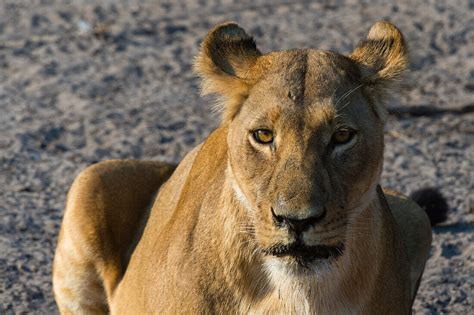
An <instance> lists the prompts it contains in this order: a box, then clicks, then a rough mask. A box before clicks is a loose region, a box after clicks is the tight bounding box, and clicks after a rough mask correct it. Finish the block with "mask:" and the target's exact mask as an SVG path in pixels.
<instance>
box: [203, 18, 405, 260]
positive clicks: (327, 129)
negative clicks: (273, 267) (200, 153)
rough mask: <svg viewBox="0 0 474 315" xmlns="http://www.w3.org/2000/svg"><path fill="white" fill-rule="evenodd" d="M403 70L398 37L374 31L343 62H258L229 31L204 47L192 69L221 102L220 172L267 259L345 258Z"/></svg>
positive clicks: (216, 33) (268, 58) (328, 57)
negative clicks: (224, 166)
mask: <svg viewBox="0 0 474 315" xmlns="http://www.w3.org/2000/svg"><path fill="white" fill-rule="evenodd" d="M406 66H407V52H406V46H405V43H404V40H403V37H402V34H401V33H400V31H399V30H398V29H397V28H396V27H395V26H393V25H392V24H390V23H388V22H378V23H376V24H375V25H374V26H373V27H372V28H371V29H370V32H369V34H368V37H367V39H366V40H364V41H362V42H361V43H360V44H359V45H358V46H357V48H356V49H355V50H354V51H353V52H352V53H351V54H350V55H349V56H343V55H340V54H337V53H334V52H328V51H320V50H316V49H295V50H288V51H279V52H271V53H268V54H262V53H261V52H260V51H259V50H258V49H257V48H256V45H255V41H254V40H253V38H251V37H250V36H248V35H247V34H246V32H245V31H244V30H243V29H242V28H240V27H239V26H238V25H236V24H233V23H227V24H222V25H219V26H217V27H216V28H214V29H213V30H211V31H210V33H209V34H208V36H207V37H206V39H205V40H204V42H203V45H202V50H201V53H200V54H199V56H198V57H197V60H196V65H195V69H196V71H197V72H198V74H199V75H200V76H201V77H202V78H203V92H204V93H217V94H219V95H220V96H221V97H222V102H220V106H221V109H222V112H223V124H226V125H227V126H228V130H229V132H228V137H227V145H228V155H229V166H228V172H230V176H231V177H232V180H233V188H234V190H235V194H236V195H237V197H238V198H239V200H240V201H241V202H242V203H243V204H244V205H245V207H246V209H247V211H248V214H249V217H250V218H251V219H250V222H249V223H248V224H249V225H250V226H251V227H252V230H253V232H254V235H255V240H256V243H257V244H258V246H259V248H260V249H261V250H262V252H264V253H266V254H267V255H268V257H269V258H268V259H273V260H275V259H277V260H278V261H279V262H283V263H285V264H287V265H289V266H295V267H296V268H301V267H307V266H309V265H312V264H313V263H315V262H317V261H328V259H329V260H331V259H334V258H335V257H337V256H339V255H340V254H341V253H342V252H343V251H344V246H345V244H346V241H347V240H346V238H347V237H350V235H348V233H347V230H348V225H350V222H351V218H352V216H355V215H357V212H358V209H360V208H361V207H363V206H366V205H367V203H368V202H369V201H370V197H371V196H373V194H374V191H375V188H376V185H377V184H378V182H379V177H380V172H381V169H382V161H383V127H384V122H385V120H386V116H387V114H386V110H385V108H384V101H385V99H387V96H388V95H389V94H390V93H391V92H392V91H394V88H395V86H396V85H397V82H398V81H399V79H400V75H401V74H402V73H403V71H404V70H405V68H406Z"/></svg>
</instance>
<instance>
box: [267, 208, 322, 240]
mask: <svg viewBox="0 0 474 315" xmlns="http://www.w3.org/2000/svg"><path fill="white" fill-rule="evenodd" d="M325 215H326V210H324V211H321V212H320V213H319V214H318V215H315V216H310V217H307V218H303V219H300V218H290V217H288V216H282V215H277V214H275V212H274V210H273V208H272V216H273V221H274V222H275V224H276V225H277V226H280V227H287V228H288V229H290V230H292V231H293V232H295V233H296V234H301V233H302V232H304V231H306V230H307V229H308V228H309V227H310V226H312V225H314V224H316V223H318V222H319V221H321V220H322V219H323V218H324V217H325Z"/></svg>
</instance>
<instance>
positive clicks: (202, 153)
mask: <svg viewBox="0 0 474 315" xmlns="http://www.w3.org/2000/svg"><path fill="white" fill-rule="evenodd" d="M406 66H407V48H406V45H405V42H404V40H403V36H402V34H401V33H400V31H399V30H398V29H397V28H396V27H395V26H393V25H392V24H390V23H388V22H378V23H376V24H375V25H373V26H372V28H371V29H370V31H369V34H368V37H367V39H366V40H364V41H362V42H361V43H360V44H359V45H358V46H357V47H356V48H355V50H354V51H353V52H352V53H351V54H350V55H349V56H343V55H340V54H337V53H334V52H329V51H321V50H316V49H294V50H288V51H278V52H271V53H268V54H262V53H261V52H260V51H259V50H258V49H257V48H256V45H255V41H254V40H253V38H252V37H250V36H249V35H247V34H246V32H245V31H244V30H243V29H242V28H240V27H239V26H238V25H236V24H234V23H226V24H221V25H218V26H217V27H215V28H214V29H212V30H211V31H210V32H209V34H208V35H207V37H206V38H205V40H204V42H203V44H202V48H201V52H200V54H199V55H198V57H197V59H196V62H195V70H196V71H197V73H198V74H199V75H200V76H201V77H202V78H203V92H204V93H217V94H219V95H220V96H221V97H222V100H221V102H220V108H221V110H222V112H223V118H222V124H221V126H220V127H219V128H218V129H217V130H215V131H214V132H212V134H211V135H210V136H209V137H208V138H207V139H206V141H204V143H202V144H201V145H199V146H197V147H196V148H194V149H193V150H192V151H191V152H190V153H188V154H187V156H186V157H185V158H184V160H183V161H182V162H181V163H180V164H179V166H177V168H176V169H175V167H174V166H173V165H167V164H164V163H159V162H142V161H108V162H103V163H100V164H97V165H94V166H92V167H89V168H88V169H86V170H85V171H83V172H82V173H81V174H80V175H79V176H78V177H77V178H76V180H75V182H74V184H73V185H72V188H71V190H70V192H69V195H68V201H67V207H66V212H65V215H64V220H63V224H62V228H61V233H60V236H59V242H58V247H57V251H56V256H55V259H54V276H53V277H54V279H53V281H54V292H55V296H56V300H57V303H58V305H59V309H60V311H61V313H64V314H66V313H106V312H111V313H116V314H147V313H157V314H168V313H180V314H181V313H223V314H231V313H257V314H267V313H280V314H303V313H305V314H408V313H410V312H411V306H412V303H413V299H414V297H415V294H416V291H417V286H418V283H419V281H420V278H421V275H422V272H423V268H424V265H425V261H426V259H427V258H428V252H429V249H430V243H431V227H430V221H429V218H428V216H427V215H426V214H425V212H424V211H423V210H422V209H421V208H420V207H419V206H418V205H417V204H416V203H415V202H414V201H412V200H410V199H408V198H406V197H404V196H402V195H399V194H397V193H395V192H389V191H385V192H383V191H382V190H381V188H380V186H379V181H380V174H381V171H382V161H383V149H384V140H383V128H384V122H385V121H386V118H387V111H386V109H385V107H384V103H385V101H386V100H387V99H388V96H389V95H390V94H393V92H395V91H396V89H397V86H398V83H399V82H400V80H401V75H402V73H403V72H404V70H405V68H406Z"/></svg>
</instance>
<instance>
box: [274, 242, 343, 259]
mask: <svg viewBox="0 0 474 315" xmlns="http://www.w3.org/2000/svg"><path fill="white" fill-rule="evenodd" d="M266 252H267V253H268V254H270V255H273V256H276V257H285V256H287V257H292V258H294V259H295V260H296V261H297V262H298V263H300V264H307V263H310V262H312V261H314V260H315V259H330V258H337V257H339V256H341V255H342V254H343V252H344V244H342V243H341V244H339V245H336V246H334V245H316V246H308V245H304V244H302V243H301V242H295V243H292V244H287V245H283V244H276V245H273V246H272V247H270V248H269V249H267V250H266Z"/></svg>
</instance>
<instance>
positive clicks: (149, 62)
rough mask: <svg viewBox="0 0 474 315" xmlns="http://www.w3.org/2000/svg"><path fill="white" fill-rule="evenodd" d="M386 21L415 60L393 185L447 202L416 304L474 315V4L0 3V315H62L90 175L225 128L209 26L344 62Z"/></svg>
mask: <svg viewBox="0 0 474 315" xmlns="http://www.w3.org/2000/svg"><path fill="white" fill-rule="evenodd" d="M381 19H387V20H390V21H392V22H393V23H395V24H396V25H397V26H398V27H399V28H400V29H401V30H402V32H403V33H404V34H405V36H406V40H407V42H408V45H409V47H410V51H411V52H410V53H411V59H412V66H411V70H412V72H411V73H410V75H409V79H408V80H407V82H406V83H405V84H404V91H403V93H402V94H400V96H399V97H398V98H397V99H396V100H395V101H394V102H392V103H391V104H390V112H391V113H392V115H391V117H390V121H389V123H388V125H387V131H386V158H385V169H384V173H383V184H384V185H385V186H389V187H391V188H395V189H398V190H400V191H402V192H404V193H410V192H412V191H414V190H415V189H418V188H421V187H425V186H435V187H439V188H440V189H441V191H442V192H443V194H444V195H445V196H446V198H447V199H448V202H449V205H450V212H449V219H448V221H447V222H446V223H445V224H444V225H443V226H440V227H437V228H435V229H434V240H433V248H432V255H431V258H430V260H429V261H428V263H427V266H426V270H425V274H424V277H423V281H422V283H421V286H420V290H419V293H418V297H417V300H416V301H415V305H414V310H415V313H416V314H439V313H453V314H454V313H456V314H467V313H471V314H472V311H473V302H474V301H473V300H474V298H473V292H474V257H473V256H474V214H473V213H474V209H473V208H474V196H473V191H474V189H473V188H474V182H473V178H474V167H473V166H474V113H473V106H474V104H473V103H474V101H473V99H474V98H473V92H474V2H473V1H472V0H454V1H436V0H420V1H408V0H405V1H396V2H394V1H393V2H392V1H355V0H331V1H330V0H327V1H273V2H271V4H270V2H269V1H260V0H251V1H237V0H223V1H214V0H199V1H185V0H179V1H172V2H168V1H111V0H109V1H98V0H97V1H93V0H90V1H88V0H83V1H81V0H77V1H73V0H70V1H66V0H63V1H61V0H31V1H15V0H11V1H10V0H0V187H1V188H2V189H0V314H14V313H46V314H54V313H56V312H57V310H56V306H55V303H54V299H53V295H52V289H51V261H52V258H53V254H54V248H55V244H56V238H57V234H58V231H59V226H60V221H61V217H62V212H63V207H64V204H65V198H66V193H67V190H68V188H69V186H70V184H71V182H72V180H73V179H74V177H75V176H76V175H77V174H78V173H79V172H80V171H81V170H82V169H83V168H85V167H86V166H88V165H91V164H93V163H96V162H98V161H101V160H105V159H115V158H120V159H125V158H127V159H155V160H165V161H174V162H177V161H179V160H180V159H181V158H182V157H183V156H184V154H185V153H186V152H187V151H189V150H190V149H191V148H192V147H193V146H195V145H197V144H198V143H200V142H201V141H203V139H204V138H205V137H206V136H207V135H208V134H209V132H210V131H211V130H212V129H214V128H215V127H216V126H217V125H218V124H219V117H218V115H217V114H215V113H213V112H212V111H211V106H210V103H211V102H212V98H209V97H208V98H201V97H200V96H199V81H198V79H197V78H196V76H195V75H194V74H193V73H192V70H191V66H192V62H193V56H195V55H196V53H197V51H198V48H199V44H200V42H201V41H202V39H203V37H204V36H205V35H206V32H207V31H208V29H209V28H211V27H212V26H213V25H214V24H216V23H219V22H223V21H228V20H232V21H236V22H238V23H239V24H240V25H241V26H242V27H244V28H245V29H246V30H247V32H248V33H249V34H251V35H253V36H254V37H255V38H256V40H257V44H258V46H259V48H260V49H261V50H262V51H263V52H268V51H271V50H284V49H289V48H302V47H313V48H320V49H327V50H335V51H338V52H341V53H350V51H351V50H352V49H353V47H354V46H355V45H356V43H357V42H358V41H359V40H361V39H363V38H364V37H365V36H366V34H367V32H368V29H369V27H370V26H371V25H372V24H373V23H374V22H375V21H377V20H381Z"/></svg>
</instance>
